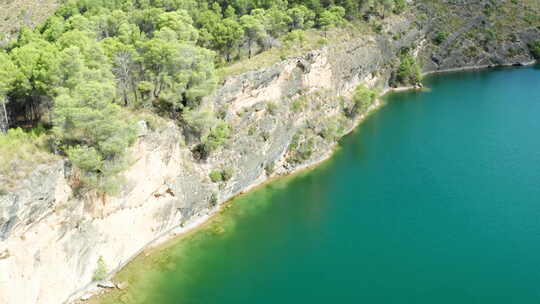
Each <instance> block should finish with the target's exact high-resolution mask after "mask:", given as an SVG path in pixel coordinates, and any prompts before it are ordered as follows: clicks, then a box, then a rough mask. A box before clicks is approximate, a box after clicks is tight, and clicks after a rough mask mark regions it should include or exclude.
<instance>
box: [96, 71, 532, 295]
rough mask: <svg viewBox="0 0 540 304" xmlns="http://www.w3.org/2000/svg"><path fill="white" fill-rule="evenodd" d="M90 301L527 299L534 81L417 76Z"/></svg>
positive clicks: (518, 76)
mask: <svg viewBox="0 0 540 304" xmlns="http://www.w3.org/2000/svg"><path fill="white" fill-rule="evenodd" d="M426 85H427V87H429V88H431V90H430V91H424V92H406V93H399V94H393V95H390V96H388V97H387V98H386V99H387V101H388V104H387V105H386V106H385V107H383V108H382V109H380V110H379V111H378V112H377V113H375V114H374V115H372V116H370V117H369V118H368V119H367V121H366V122H364V123H363V124H362V125H361V126H360V127H359V129H358V130H357V131H356V132H355V133H353V134H351V135H350V136H347V137H346V138H345V139H344V140H342V142H341V146H342V148H341V149H340V151H339V152H338V153H337V154H336V155H335V157H334V158H333V159H332V160H331V161H329V162H327V163H325V164H324V165H323V166H322V167H320V168H318V169H316V170H312V171H310V172H307V173H305V174H301V175H299V176H296V177H291V178H286V179H284V180H280V181H277V182H274V183H271V184H270V185H267V186H265V187H262V188H259V189H258V190H256V191H254V192H252V193H250V194H248V195H245V196H242V197H240V198H238V199H236V200H235V201H234V202H233V204H232V206H233V207H232V208H230V209H228V210H227V211H226V212H224V215H222V216H220V217H218V218H217V219H216V220H215V221H214V222H213V223H211V224H210V225H209V226H208V227H206V228H205V229H203V230H201V231H199V232H197V233H195V234H192V235H190V236H188V237H186V238H184V239H183V240H181V241H176V242H175V243H172V244H171V245H169V246H168V247H167V248H165V249H163V250H161V251H158V252H156V253H154V254H152V255H151V256H149V257H147V258H141V259H139V260H137V261H136V262H135V263H133V264H132V265H130V266H129V267H128V269H127V270H126V271H125V272H124V273H122V274H121V275H120V279H122V280H129V281H130V288H129V289H128V292H127V294H121V295H120V294H111V295H109V296H107V297H105V298H103V299H102V303H122V302H126V303H159V304H214V303H215V304H247V303H250V304H251V303H256V304H276V303H291V304H293V303H294V304H298V303H309V304H328V303H366V304H391V303H400V304H401V303H419V304H420V303H422V304H434V303H437V304H444V303H448V304H456V303H485V304H497V303H501V304H503V303H504V304H508V303H540V140H539V139H540V137H539V133H540V70H539V69H537V68H534V67H531V68H521V69H499V70H492V71H482V72H464V73H455V74H446V75H439V76H433V77H429V78H428V79H427V80H426Z"/></svg>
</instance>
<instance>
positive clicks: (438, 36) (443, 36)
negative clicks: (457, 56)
mask: <svg viewBox="0 0 540 304" xmlns="http://www.w3.org/2000/svg"><path fill="white" fill-rule="evenodd" d="M447 37H448V34H447V33H446V32H438V33H437V34H436V35H435V37H434V38H433V43H435V44H436V45H440V44H442V43H443V42H444V41H446V38H447Z"/></svg>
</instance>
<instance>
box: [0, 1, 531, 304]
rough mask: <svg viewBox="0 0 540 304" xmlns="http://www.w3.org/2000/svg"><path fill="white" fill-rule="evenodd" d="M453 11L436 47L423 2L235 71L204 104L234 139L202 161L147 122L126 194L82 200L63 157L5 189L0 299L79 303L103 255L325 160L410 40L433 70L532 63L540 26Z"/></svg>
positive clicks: (143, 243) (134, 247)
mask: <svg viewBox="0 0 540 304" xmlns="http://www.w3.org/2000/svg"><path fill="white" fill-rule="evenodd" d="M456 5H458V4H456ZM474 5H482V1H479V2H478V3H476V4H474ZM472 6H473V4H471V7H472ZM448 7H450V13H451V14H454V13H455V15H456V16H458V17H459V18H462V19H463V22H462V24H460V25H458V30H456V31H454V32H452V33H451V35H449V36H448V38H447V39H446V40H445V42H443V44H440V45H435V44H433V43H432V42H431V41H432V39H433V35H434V33H435V32H436V31H438V29H439V27H440V26H441V22H440V21H434V20H433V19H430V18H426V19H422V18H417V16H418V14H420V13H424V14H426V12H428V13H429V12H431V10H432V9H433V8H432V7H430V6H428V5H423V4H418V5H417V7H416V8H415V9H414V10H413V11H411V12H409V13H408V14H407V15H404V16H401V17H393V18H389V19H387V20H386V21H385V23H384V26H383V29H382V31H381V34H377V35H375V34H373V35H365V36H364V37H363V38H361V39H355V40H353V41H349V42H347V43H344V44H341V45H334V46H327V47H324V48H322V49H320V50H315V51H312V52H310V53H309V54H306V55H305V56H303V57H301V58H294V59H289V60H286V61H284V62H281V63H278V64H276V65H274V66H271V67H269V68H266V69H262V70H259V71H252V72H248V73H245V74H242V75H238V76H234V77H230V78H229V79H227V80H226V81H225V83H224V84H223V85H222V86H221V87H220V88H219V89H218V90H216V92H215V93H214V94H213V95H212V96H209V97H208V98H207V99H206V100H205V102H204V103H205V106H208V107H213V108H214V109H215V111H216V112H219V113H221V115H222V116H223V117H224V119H225V120H226V121H227V122H228V123H230V124H231V126H232V128H233V134H234V136H233V137H232V138H231V140H230V141H229V142H228V143H227V145H226V146H225V147H224V148H223V149H221V150H220V151H218V152H217V153H214V154H212V155H211V157H210V158H208V159H206V160H204V161H202V160H198V159H196V158H195V157H194V154H193V153H192V149H193V144H192V143H191V139H190V138H189V136H188V137H186V135H185V132H183V130H182V129H181V128H179V127H178V126H177V125H175V124H174V123H173V122H169V123H167V124H166V125H164V126H161V127H156V128H155V129H148V130H146V129H145V128H142V132H141V134H140V138H139V140H138V142H137V143H136V144H135V146H134V147H133V148H132V155H133V165H132V166H131V168H130V169H129V170H127V172H126V173H125V175H126V178H127V180H128V182H127V184H126V185H125V186H124V188H123V190H122V193H121V194H120V195H118V197H101V196H94V197H89V196H85V197H78V196H77V195H75V193H73V191H72V189H71V187H70V183H71V182H72V180H71V174H70V167H69V165H68V164H66V163H65V162H64V161H58V162H56V163H54V164H52V165H46V166H45V165H44V166H43V167H40V168H36V170H35V172H34V173H33V174H32V176H31V177H30V178H28V179H27V180H25V181H24V183H22V184H20V185H19V186H18V187H17V189H16V190H15V191H13V192H11V193H8V194H6V195H2V196H0V303H21V304H24V303H63V302H65V301H68V300H69V299H70V298H71V299H72V300H73V299H75V298H77V297H78V296H81V295H82V294H83V293H84V292H82V291H83V290H84V289H85V288H86V287H88V285H89V284H90V283H91V282H92V279H93V276H94V273H95V271H96V268H97V265H98V260H99V259H100V258H102V259H103V261H104V262H105V264H106V266H107V269H108V270H109V271H110V272H113V271H114V270H117V269H119V268H120V267H122V266H123V265H124V264H125V263H126V262H128V261H129V260H130V259H131V258H132V257H134V256H135V255H137V254H138V253H139V252H140V251H141V250H142V249H143V248H145V247H147V246H148V245H149V244H150V243H152V242H153V241H155V240H156V239H159V238H162V237H171V236H172V235H174V233H176V232H178V231H181V230H182V229H185V228H187V227H190V226H193V225H194V224H197V223H198V222H200V221H201V220H204V219H205V217H207V216H208V215H209V214H211V213H212V212H213V211H215V210H216V209H217V208H218V206H219V205H220V204H221V203H222V202H224V201H226V200H228V199H230V198H231V197H233V196H234V195H237V194H238V193H241V192H243V191H246V190H248V189H250V188H251V187H253V186H254V185H257V184H260V183H261V182H264V181H265V180H267V179H268V178H270V177H272V176H275V175H280V174H287V173H290V172H292V171H295V170H298V169H300V168H303V167H306V166H309V165H311V164H314V163H316V162H318V161H320V160H322V159H324V158H326V157H328V156H329V155H330V154H331V152H332V149H333V147H334V146H335V143H336V140H337V139H338V138H339V137H340V136H342V135H343V134H344V133H346V132H347V131H348V130H350V129H351V128H353V127H354V126H355V125H356V124H357V123H358V121H359V120H360V119H361V118H362V116H360V117H355V118H350V117H348V116H347V115H346V114H345V112H346V111H345V109H347V107H349V101H348V99H347V97H348V96H349V95H350V93H351V91H352V90H353V89H354V88H355V87H356V86H357V85H358V84H360V83H363V84H365V85H366V86H368V87H371V88H380V89H387V88H388V87H389V80H390V78H391V77H392V73H394V72H395V70H396V62H397V60H398V59H397V58H398V55H397V54H398V53H399V50H400V49H402V48H403V47H409V48H412V49H413V50H414V54H415V56H416V57H417V58H418V60H419V61H421V62H423V64H424V67H425V72H434V71H439V70H447V69H455V68H463V67H475V66H489V65H500V64H516V63H528V62H530V61H532V60H533V58H532V56H531V54H530V52H529V49H528V44H529V43H531V42H532V41H536V40H538V39H540V31H539V30H538V28H533V27H528V26H521V27H519V28H516V29H513V30H512V31H511V32H512V34H511V35H512V36H510V34H508V35H507V34H504V33H503V34H501V37H499V38H498V40H494V41H491V40H490V41H488V42H484V41H485V39H484V34H482V33H480V34H477V35H476V36H471V35H470V34H468V33H470V32H471V30H473V29H478V28H481V27H482V26H485V25H486V24H487V23H486V22H489V20H491V19H489V18H488V19H485V17H483V15H482V16H477V15H475V14H472V13H469V12H468V11H467V12H463V10H458V9H456V11H455V12H454V11H452V7H453V6H452V5H450V4H448ZM486 20H488V21H486ZM476 32H478V31H476ZM397 34H399V35H397ZM473 47H474V48H475V49H476V51H475V52H472V48H473ZM364 115H365V113H364ZM141 125H142V126H143V127H144V125H145V124H144V123H142V124H141ZM225 169H227V170H230V171H232V173H233V174H232V178H231V179H230V180H228V181H223V182H218V183H214V182H212V181H211V180H210V178H209V173H210V172H211V171H213V170H225Z"/></svg>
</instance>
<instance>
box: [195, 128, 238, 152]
mask: <svg viewBox="0 0 540 304" xmlns="http://www.w3.org/2000/svg"><path fill="white" fill-rule="evenodd" d="M230 136H231V127H230V126H229V124H227V123H226V122H224V121H220V122H218V123H217V124H216V125H215V126H214V127H213V128H212V129H211V130H210V133H209V134H208V135H207V136H204V137H203V139H202V148H203V151H204V152H205V153H206V154H210V153H211V152H213V151H215V150H217V149H218V148H219V147H221V146H223V144H225V142H226V141H227V139H229V138H230Z"/></svg>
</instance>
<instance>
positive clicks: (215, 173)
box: [209, 170, 223, 183]
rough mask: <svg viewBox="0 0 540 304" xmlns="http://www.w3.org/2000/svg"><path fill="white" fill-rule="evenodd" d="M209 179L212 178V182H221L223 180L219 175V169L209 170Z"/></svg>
mask: <svg viewBox="0 0 540 304" xmlns="http://www.w3.org/2000/svg"><path fill="white" fill-rule="evenodd" d="M209 176H210V180H212V182H213V183H217V182H221V181H223V176H222V175H221V171H220V170H214V171H212V172H210V175H209Z"/></svg>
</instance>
